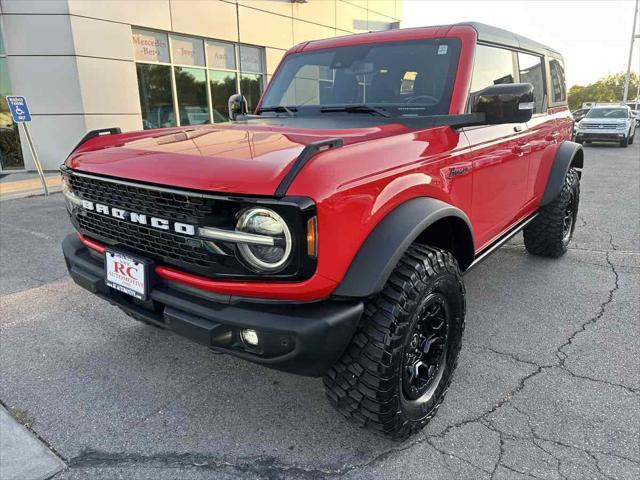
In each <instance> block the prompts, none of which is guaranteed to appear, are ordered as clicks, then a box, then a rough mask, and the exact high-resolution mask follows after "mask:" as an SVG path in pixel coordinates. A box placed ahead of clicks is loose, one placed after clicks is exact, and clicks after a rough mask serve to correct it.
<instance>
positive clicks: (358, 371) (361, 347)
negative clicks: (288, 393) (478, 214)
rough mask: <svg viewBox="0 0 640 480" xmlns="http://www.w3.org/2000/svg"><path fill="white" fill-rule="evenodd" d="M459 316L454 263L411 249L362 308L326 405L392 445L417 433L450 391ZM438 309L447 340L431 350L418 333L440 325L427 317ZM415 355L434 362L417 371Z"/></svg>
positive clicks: (461, 301)
mask: <svg viewBox="0 0 640 480" xmlns="http://www.w3.org/2000/svg"><path fill="white" fill-rule="evenodd" d="M465 308H466V306H465V289H464V284H463V282H462V275H461V273H460V269H459V268H458V264H457V263H456V261H455V259H454V258H453V256H452V255H451V254H450V253H449V252H447V251H444V250H441V249H438V248H433V247H428V246H421V245H413V246H411V247H410V248H409V250H408V251H407V252H406V253H405V255H404V256H403V257H402V259H401V260H400V262H399V263H398V265H397V266H396V268H395V270H394V271H393V273H392V274H391V276H390V278H389V280H388V282H387V284H386V285H385V287H384V289H383V290H382V292H381V293H380V294H379V295H377V296H376V297H375V298H373V299H372V300H370V301H369V302H368V303H367V305H366V308H365V312H364V314H363V318H362V320H361V322H360V326H359V327H358V330H357V331H356V333H355V335H354V337H353V339H352V341H351V344H350V345H349V346H348V347H347V350H346V351H345V353H344V354H343V355H342V357H341V358H340V359H339V360H338V361H337V362H336V363H335V364H334V365H333V366H332V367H331V369H330V370H329V372H328V373H327V375H326V376H325V378H324V385H325V391H326V393H327V396H328V398H329V401H330V402H331V404H332V405H333V406H334V407H336V408H337V409H338V410H339V411H340V412H341V413H342V414H343V415H344V416H345V417H347V418H348V419H351V420H354V421H356V422H357V423H359V424H360V425H361V426H363V427H366V428H368V429H370V430H373V431H375V432H376V433H378V434H381V435H383V436H386V437H390V438H393V439H396V440H402V439H404V438H406V437H408V436H409V435H411V434H412V433H415V432H417V431H419V430H421V429H422V428H423V427H424V426H425V425H426V424H427V422H428V421H429V420H430V419H431V418H432V417H433V416H434V415H435V413H436V412H437V410H438V407H440V405H441V403H442V401H443V399H444V396H445V393H446V392H447V389H448V388H449V384H450V383H451V377H452V374H453V371H454V370H455V368H456V365H457V362H458V353H459V352H460V346H461V342H462V332H463V330H464V317H465ZM438 309H440V310H439V311H440V312H441V313H442V312H444V314H443V317H442V318H445V320H444V322H443V324H442V325H440V328H439V329H438V328H435V329H434V330H437V331H439V332H446V338H444V339H442V338H440V340H438V341H437V342H436V341H434V340H433V337H434V335H431V336H428V335H422V333H423V332H424V331H425V330H424V328H425V324H426V322H427V320H426V319H431V320H430V323H432V325H435V324H437V323H438V322H439V321H440V320H437V321H436V320H434V319H436V318H438V317H437V315H435V316H434V314H433V313H429V312H435V311H438ZM443 325H444V326H443ZM438 335H441V334H435V336H438ZM439 345H442V350H440V349H439ZM416 346H418V347H416ZM431 346H435V347H434V350H433V352H432V351H431ZM436 347H437V348H436ZM418 351H419V352H424V356H425V357H426V356H427V352H428V354H429V355H435V357H437V358H438V360H435V361H434V363H432V364H431V363H429V362H428V361H426V360H425V363H423V362H422V359H421V358H418V357H419V356H420V355H423V354H422V353H416V352H418ZM416 355H418V357H416ZM416 358H418V361H416ZM427 365H432V366H433V370H431V366H429V367H427ZM412 372H421V375H422V377H424V376H426V377H428V379H427V380H426V381H425V383H421V380H417V378H418V377H420V376H421V375H418V374H417V373H416V374H415V375H412ZM429 372H433V374H430V373H429ZM408 377H410V378H408ZM429 379H430V380H429ZM412 382H413V383H412ZM429 382H431V383H429ZM415 384H418V385H421V387H420V388H417V387H416V388H414V387H415ZM421 388H424V389H425V391H424V392H423V393H421V392H422V390H421Z"/></svg>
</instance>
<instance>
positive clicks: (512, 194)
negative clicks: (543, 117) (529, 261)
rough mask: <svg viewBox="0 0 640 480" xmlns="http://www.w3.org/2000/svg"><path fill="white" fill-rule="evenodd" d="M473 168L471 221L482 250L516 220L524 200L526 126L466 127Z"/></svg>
mask: <svg viewBox="0 0 640 480" xmlns="http://www.w3.org/2000/svg"><path fill="white" fill-rule="evenodd" d="M465 135H466V136H467V138H468V140H469V144H470V156H471V159H472V160H471V161H472V165H473V167H472V171H473V193H472V202H471V205H472V206H471V223H472V225H473V228H474V235H475V239H476V248H477V249H482V248H483V247H485V246H487V245H488V244H489V243H491V241H492V240H493V239H494V238H495V237H496V236H498V235H499V234H500V233H502V232H503V231H504V230H505V229H506V228H507V227H509V226H510V225H511V224H512V223H514V222H515V221H516V220H517V218H518V215H519V213H520V211H521V209H522V207H523V205H524V203H525V192H526V190H527V178H528V170H529V155H528V154H529V150H530V146H529V144H528V141H527V125H526V124H524V123H522V124H507V125H488V126H482V127H475V128H467V129H465Z"/></svg>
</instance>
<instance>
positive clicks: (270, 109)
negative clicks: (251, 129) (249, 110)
mask: <svg viewBox="0 0 640 480" xmlns="http://www.w3.org/2000/svg"><path fill="white" fill-rule="evenodd" d="M297 111H298V109H297V108H296V107H285V106H284V105H277V106H275V107H264V108H260V109H259V110H258V111H257V112H256V113H257V114H258V115H260V114H261V113H262V112H284V113H286V114H287V115H289V116H290V117H295V116H296V114H295V113H294V112H297Z"/></svg>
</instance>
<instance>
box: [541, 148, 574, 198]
mask: <svg viewBox="0 0 640 480" xmlns="http://www.w3.org/2000/svg"><path fill="white" fill-rule="evenodd" d="M583 165H584V150H583V149H582V145H580V144H578V143H575V142H569V141H566V142H562V143H561V144H560V147H558V151H557V152H556V156H555V157H554V159H553V165H551V170H550V171H549V177H548V178H547V186H546V187H545V190H544V194H543V195H542V200H540V206H541V207H544V206H545V205H547V204H549V203H551V202H552V201H553V200H554V199H555V198H556V197H557V196H558V195H559V194H560V190H562V185H564V179H565V177H566V176H567V172H568V171H569V169H570V168H571V167H576V168H582V167H583Z"/></svg>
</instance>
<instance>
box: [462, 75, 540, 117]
mask: <svg viewBox="0 0 640 480" xmlns="http://www.w3.org/2000/svg"><path fill="white" fill-rule="evenodd" d="M474 97H475V98H474V100H473V106H472V109H471V111H472V112H473V113H484V114H485V117H486V121H487V123H488V124H489V125H497V124H501V123H524V122H528V121H529V120H530V119H531V115H533V109H534V107H535V102H534V99H533V85H531V84H530V83H501V84H498V85H491V86H489V87H487V88H484V89H482V90H480V91H479V92H478V93H477V94H475V95H474Z"/></svg>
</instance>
